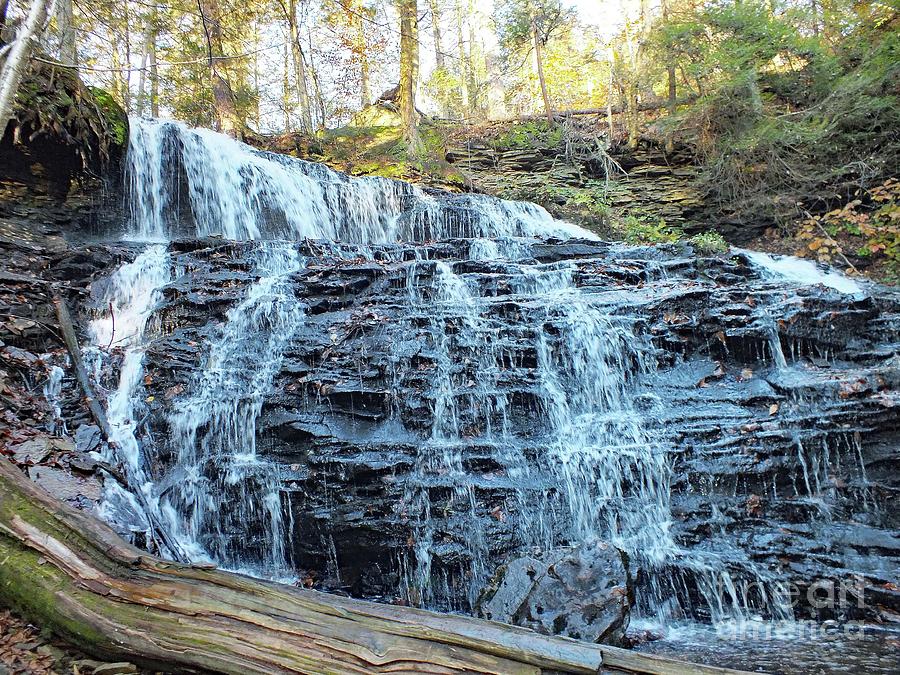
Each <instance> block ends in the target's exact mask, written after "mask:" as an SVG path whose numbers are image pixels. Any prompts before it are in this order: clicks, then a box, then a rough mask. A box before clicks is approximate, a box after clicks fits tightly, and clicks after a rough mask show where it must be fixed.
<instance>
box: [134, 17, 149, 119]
mask: <svg viewBox="0 0 900 675" xmlns="http://www.w3.org/2000/svg"><path fill="white" fill-rule="evenodd" d="M151 39H152V38H151V36H150V32H149V29H148V30H147V31H145V32H144V44H143V45H141V73H140V76H139V77H138V93H137V116H138V117H143V116H144V106H145V105H146V102H147V95H146V85H147V57H148V56H149V52H150V45H149V44H148V43H149V42H150V40H151Z"/></svg>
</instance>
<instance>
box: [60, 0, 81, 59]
mask: <svg viewBox="0 0 900 675" xmlns="http://www.w3.org/2000/svg"><path fill="white" fill-rule="evenodd" d="M56 28H57V31H58V32H59V60H60V61H61V62H62V63H70V64H72V65H73V66H77V65H78V47H77V46H76V43H75V14H74V12H73V8H72V0H56Z"/></svg>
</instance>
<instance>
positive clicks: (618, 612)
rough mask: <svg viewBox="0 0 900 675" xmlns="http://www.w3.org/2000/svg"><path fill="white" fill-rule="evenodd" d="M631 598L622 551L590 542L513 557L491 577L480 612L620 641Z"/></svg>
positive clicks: (543, 629)
mask: <svg viewBox="0 0 900 675" xmlns="http://www.w3.org/2000/svg"><path fill="white" fill-rule="evenodd" d="M629 596H630V591H629V579H628V569H627V567H626V565H625V557H624V556H623V554H622V553H621V551H618V550H616V548H615V547H613V546H611V545H609V544H606V543H602V542H590V543H586V544H582V545H581V546H579V547H577V548H575V549H560V550H556V551H551V552H550V553H549V554H546V555H543V556H540V558H532V557H524V558H516V559H514V560H511V561H510V562H509V563H507V564H506V565H505V566H503V567H501V568H500V570H499V571H498V572H497V574H496V575H495V576H494V578H493V579H492V580H491V583H490V585H489V587H488V589H487V590H486V592H485V594H484V596H482V597H481V598H479V601H478V605H477V611H478V615H479V616H481V617H482V618H484V619H491V620H493V621H500V622H502V623H510V624H515V625H517V626H526V627H527V628H531V629H532V630H535V631H537V632H539V633H544V634H548V635H565V636H566V637H570V638H575V639H576V640H587V641H590V642H602V643H605V644H618V643H619V642H621V640H622V637H623V636H624V634H625V629H626V628H627V627H628V616H629V608H630V604H629Z"/></svg>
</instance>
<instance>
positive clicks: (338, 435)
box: [54, 240, 900, 618]
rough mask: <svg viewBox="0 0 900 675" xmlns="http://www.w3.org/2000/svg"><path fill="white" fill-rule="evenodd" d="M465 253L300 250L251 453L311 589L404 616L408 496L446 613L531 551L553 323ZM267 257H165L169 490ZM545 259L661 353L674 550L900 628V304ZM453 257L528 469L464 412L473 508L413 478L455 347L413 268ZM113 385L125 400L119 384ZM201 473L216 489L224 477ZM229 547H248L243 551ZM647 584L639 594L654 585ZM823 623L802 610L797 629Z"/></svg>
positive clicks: (672, 266)
mask: <svg viewBox="0 0 900 675" xmlns="http://www.w3.org/2000/svg"><path fill="white" fill-rule="evenodd" d="M469 245H470V243H469V242H465V241H450V242H444V243H438V244H428V245H421V246H418V247H416V246H412V245H396V246H382V247H376V248H375V251H374V259H364V258H359V257H356V254H354V253H353V251H354V248H353V247H352V246H339V245H338V246H332V247H330V248H325V247H323V246H322V245H321V244H318V243H315V242H308V243H305V244H303V243H301V244H299V245H298V246H299V249H300V252H301V254H302V255H303V256H304V257H305V258H306V260H307V263H306V265H305V267H304V268H303V269H302V270H301V271H299V272H297V273H296V274H295V275H294V277H293V284H294V289H295V292H296V294H297V297H298V298H299V299H300V301H301V302H302V304H303V306H304V307H305V313H306V317H305V319H304V321H303V325H302V326H301V328H300V329H299V330H298V332H297V333H296V334H295V336H294V337H293V339H292V340H291V341H290V344H289V345H288V347H287V349H286V351H285V354H284V358H283V362H282V364H281V366H280V370H279V373H278V374H277V375H276V377H275V382H274V385H273V391H274V393H273V394H272V395H270V396H269V397H268V398H267V400H266V401H265V404H264V406H263V411H262V415H261V417H260V420H259V422H258V426H257V431H258V437H257V449H258V452H260V453H262V454H263V455H264V456H265V457H267V458H269V459H271V460H273V461H275V462H277V464H278V465H279V467H280V469H279V473H280V476H281V478H280V479H281V481H282V486H283V487H282V500H283V503H284V506H285V507H286V508H287V509H288V512H289V513H290V515H291V527H290V528H289V530H290V536H289V540H288V542H287V543H288V545H289V546H290V549H291V555H292V560H293V563H294V565H295V566H296V567H297V568H298V569H300V570H308V571H309V574H308V577H307V578H308V581H309V583H313V584H316V585H321V586H323V587H327V588H334V589H344V590H346V591H348V592H350V593H352V594H354V595H358V596H363V597H374V598H384V599H389V600H391V599H399V598H401V597H402V596H403V590H402V589H403V588H404V587H405V585H406V584H407V583H408V582H407V581H404V580H405V579H407V580H408V578H409V576H408V575H409V574H410V566H411V565H413V566H414V565H415V560H416V557H417V555H421V552H420V553H417V549H415V547H414V543H415V542H416V541H417V537H420V536H421V532H420V530H419V527H420V522H421V521H420V518H421V513H420V512H417V511H416V509H417V508H419V507H416V506H415V503H418V502H415V500H413V501H411V499H412V497H411V495H416V494H427V495H428V503H429V504H430V518H431V520H430V524H431V525H430V526H431V527H432V528H433V530H432V531H433V533H434V534H433V539H432V540H431V543H430V544H428V546H426V547H425V548H426V549H427V550H428V555H429V556H430V570H431V572H430V573H431V574H432V575H433V578H434V579H435V580H442V581H435V583H436V584H438V585H440V584H444V585H445V588H446V589H447V592H446V595H445V596H444V601H447V602H450V601H451V599H452V603H458V604H454V605H453V606H458V607H460V608H465V607H466V606H467V601H466V600H465V598H466V597H467V591H466V587H467V586H468V583H469V578H468V575H469V571H468V570H470V569H471V565H472V555H473V543H472V541H473V538H474V537H475V535H476V533H478V536H479V537H481V538H482V540H483V541H484V550H483V553H484V555H486V556H487V559H486V560H484V561H483V562H482V564H487V565H494V564H499V563H502V562H503V561H505V560H507V559H508V558H509V557H510V555H515V551H516V550H517V549H518V547H519V545H520V544H519V543H518V542H519V533H520V527H521V525H522V521H521V518H522V516H523V515H524V514H525V513H526V511H525V510H523V508H522V506H521V504H522V502H521V500H522V499H525V500H526V503H529V502H528V501H527V500H529V499H532V498H537V497H538V496H540V495H542V494H545V493H546V491H548V490H549V491H551V492H552V491H553V490H554V489H555V488H554V479H553V478H552V477H551V476H549V475H546V474H544V473H543V469H542V468H541V467H542V461H543V460H542V455H541V453H542V449H541V445H540V442H539V441H537V440H529V439H540V433H541V432H540V429H539V428H538V427H537V426H536V418H535V414H534V411H535V410H536V409H537V407H538V406H540V400H539V396H540V394H539V392H538V389H537V387H538V382H537V381H536V380H535V377H536V367H537V358H538V356H537V354H536V351H535V350H536V344H537V342H536V338H535V331H536V330H538V329H540V330H543V329H542V328H541V327H542V326H543V325H544V323H545V322H546V321H547V320H548V318H547V317H546V316H543V315H542V317H538V316H536V315H535V314H534V312H535V311H536V308H535V307H534V306H533V304H532V303H530V298H529V295H528V293H522V292H517V291H516V290H515V288H516V284H515V283H513V282H514V280H515V279H516V278H518V277H519V276H520V275H521V274H522V270H521V267H520V266H519V265H511V264H509V263H504V262H487V261H478V260H472V259H470V258H469V255H468V246H469ZM253 246H254V245H253V244H250V243H236V242H228V243H225V242H221V241H216V240H208V241H192V242H176V243H174V244H173V255H174V263H175V265H176V267H177V269H179V270H182V274H181V276H180V277H179V278H177V279H176V280H175V281H174V282H173V283H172V284H170V285H169V286H168V287H167V288H166V289H165V301H164V305H163V307H162V308H161V310H160V311H159V313H158V315H159V324H158V325H159V332H158V333H157V334H156V336H155V337H154V339H153V341H152V343H151V345H150V347H149V350H148V352H147V356H146V369H147V370H146V373H147V377H146V380H145V389H146V406H147V412H146V419H147V424H148V427H147V435H146V437H145V441H146V442H147V443H152V444H153V447H155V453H154V455H153V456H152V458H151V457H148V459H149V461H150V462H151V463H152V465H153V468H152V472H153V473H155V474H156V475H158V476H164V475H166V473H167V472H168V471H169V470H170V469H171V467H172V463H173V460H174V457H173V452H174V448H171V447H170V446H169V445H168V444H167V439H168V438H169V436H170V434H169V430H168V426H167V415H169V414H170V413H171V412H172V411H174V410H177V409H178V406H179V404H180V401H181V393H182V392H184V391H185V390H186V389H189V387H190V385H191V382H192V378H194V377H195V373H196V371H197V368H198V366H200V365H202V364H203V362H204V359H205V353H204V348H203V344H204V341H205V339H206V338H207V336H209V335H211V334H212V333H214V332H215V331H216V330H217V325H218V324H219V323H220V322H222V321H223V320H225V313H226V312H227V310H228V309H229V308H230V307H231V306H233V305H234V303H235V302H237V301H238V299H239V298H241V297H242V296H243V294H244V289H245V288H246V287H247V284H249V283H250V282H252V281H253V279H254V273H253V272H252V270H250V269H248V265H247V263H246V260H247V259H248V257H249V256H250V250H251V249H252V248H253ZM127 255H129V254H128V249H127V248H122V247H100V248H95V249H93V250H90V251H75V252H73V253H71V254H69V255H67V256H64V257H63V258H61V259H60V260H59V262H58V263H57V264H56V265H55V266H54V269H55V273H56V274H68V275H72V274H76V273H80V274H83V275H85V276H86V281H87V278H93V279H95V280H97V279H99V278H100V277H102V276H103V275H104V274H106V273H107V272H108V270H109V269H110V260H115V259H121V258H122V257H123V256H127ZM532 255H533V256H534V260H533V261H532V262H531V263H530V264H532V265H534V264H540V262H541V261H568V263H567V264H571V265H573V266H574V269H573V276H574V279H575V281H576V284H577V285H578V287H579V288H582V289H584V290H586V291H589V292H591V293H594V294H597V297H598V298H606V299H607V302H608V307H609V308H610V311H611V313H612V316H613V317H619V318H620V319H619V320H620V321H621V322H622V323H621V326H623V327H627V330H628V331H632V334H633V335H635V336H636V338H637V337H640V339H641V340H643V339H649V340H650V344H652V348H653V352H652V359H653V362H654V363H655V368H654V369H653V370H652V371H650V372H641V371H632V372H630V374H629V375H628V377H629V378H630V384H629V387H631V389H632V394H631V395H633V396H634V399H635V401H636V402H638V404H639V405H640V406H642V410H643V413H642V414H643V419H644V423H645V425H646V426H647V428H648V429H649V430H650V432H651V433H652V434H653V435H654V437H655V438H658V439H661V440H660V442H664V443H666V444H668V446H669V447H670V450H669V453H670V457H671V461H672V463H673V473H672V482H671V492H672V503H671V509H672V517H673V522H672V523H671V528H672V530H673V533H674V534H675V538H676V541H677V542H678V543H679V545H680V546H682V547H683V548H684V549H685V550H686V551H693V552H694V554H696V555H698V556H701V557H702V556H706V555H709V556H716V557H717V558H718V559H721V560H722V561H724V564H725V567H726V568H727V569H730V570H731V571H732V572H733V573H734V575H735V577H736V578H737V579H741V578H750V577H752V578H754V579H756V577H753V574H763V575H764V578H765V579H767V580H768V581H767V583H768V582H774V581H778V580H781V581H792V582H794V583H796V584H798V586H800V587H801V588H807V587H808V586H809V585H810V584H812V583H814V582H816V581H817V580H821V579H826V580H834V581H835V582H839V581H841V580H845V579H851V578H855V577H857V576H859V577H860V578H862V579H863V583H864V586H865V597H866V603H865V606H864V607H862V608H858V609H852V611H853V612H855V613H857V614H862V615H864V616H869V617H884V618H887V617H890V616H893V614H894V613H896V612H897V611H898V609H900V602H898V593H897V591H896V590H893V586H892V583H893V580H892V579H891V578H890V576H891V575H890V573H889V570H890V569H892V568H895V567H896V566H897V564H900V540H898V538H897V537H896V536H895V535H894V534H893V533H892V532H893V530H894V529H895V528H896V527H897V524H898V512H897V509H896V504H897V501H896V499H895V498H894V497H895V495H896V492H897V490H898V483H897V473H896V466H897V462H898V436H900V412H898V411H900V405H898V403H900V401H898V393H897V390H898V375H897V368H898V366H897V363H896V357H895V353H896V350H897V345H898V334H897V325H898V314H900V300H898V297H897V296H896V294H895V293H893V292H891V291H889V290H887V289H883V288H875V289H873V292H872V293H871V294H868V295H865V296H854V295H846V294H842V293H839V292H837V291H835V290H833V289H829V288H824V287H820V286H796V285H795V286H793V287H792V286H789V285H787V286H786V285H785V282H784V281H777V280H768V279H764V278H761V277H760V276H759V275H758V272H757V271H756V270H755V269H754V268H753V267H752V266H751V265H750V264H749V263H748V261H747V260H746V259H745V258H743V257H742V256H741V255H734V256H728V257H721V258H697V257H694V256H692V255H691V254H690V251H689V250H686V249H682V248H671V247H670V248H667V247H658V248H654V247H648V248H622V247H616V246H612V245H609V244H604V243H596V242H577V241H569V242H549V243H546V244H542V245H536V246H534V248H533V249H532ZM416 258H419V259H420V260H421V262H414V260H415V259H416ZM440 260H444V261H448V264H449V265H450V266H451V267H452V269H453V270H454V271H455V273H456V274H458V275H460V276H461V277H462V278H464V279H465V280H466V283H467V284H468V285H469V287H470V288H472V289H477V297H479V298H482V300H479V301H478V302H479V304H478V305H477V311H478V312H479V313H481V314H482V315H483V316H485V317H488V316H489V317H492V321H493V322H495V323H494V324H492V325H495V329H496V333H495V335H494V337H493V340H494V341H495V343H496V344H497V345H498V349H500V350H501V352H502V354H503V355H504V356H503V357H502V358H503V359H504V363H506V364H507V365H506V367H505V369H504V371H502V373H501V375H500V377H499V379H498V381H497V383H496V387H497V388H498V389H497V391H498V393H501V392H502V393H503V395H504V396H505V400H508V401H509V402H510V406H509V408H508V409H507V410H506V415H507V424H508V427H509V429H511V430H512V431H511V433H512V434H513V437H514V438H516V439H519V440H518V441H517V442H518V443H521V452H522V453H523V456H524V457H526V458H528V460H529V462H533V464H532V467H533V468H532V473H531V474H530V476H529V478H528V480H527V481H526V482H524V483H523V482H522V481H521V480H518V481H516V480H512V479H511V478H510V475H509V474H508V471H509V467H508V465H506V464H504V462H505V461H506V460H504V459H503V457H502V455H500V454H498V448H497V447H495V446H492V445H491V444H490V443H486V442H483V441H481V440H477V438H478V434H479V430H478V428H477V425H478V424H479V422H478V421H477V419H478V418H477V414H476V413H477V411H475V410H474V409H473V410H469V409H468V408H466V407H461V408H460V410H459V414H460V418H459V423H460V427H461V429H463V430H466V429H468V430H469V431H464V432H463V433H465V434H471V435H472V440H470V441H468V442H465V443H463V444H461V446H460V447H459V448H458V452H459V457H460V462H461V467H462V471H463V472H464V476H465V480H466V481H469V482H470V483H471V485H473V492H472V494H473V495H474V499H475V506H474V510H473V508H472V506H471V505H470V503H469V502H468V501H467V498H466V499H460V495H459V494H458V493H454V488H453V486H454V482H453V481H455V480H456V479H453V481H450V482H448V479H442V478H441V477H440V476H439V475H438V476H429V475H423V474H422V473H421V469H418V468H417V466H420V464H419V462H421V455H420V453H421V452H422V450H421V448H422V444H423V436H425V435H426V434H427V433H428V430H429V429H430V427H431V424H432V414H433V413H432V405H433V401H434V395H435V394H434V388H433V377H434V372H435V370H434V369H435V365H436V361H435V359H436V358H438V354H436V353H435V351H434V343H433V342H432V338H431V337H429V335H433V331H440V334H441V335H443V334H444V332H443V331H444V330H449V331H450V332H449V333H447V334H448V335H452V334H453V333H454V332H455V331H458V330H460V329H462V328H464V327H465V323H464V321H465V319H464V318H463V316H462V315H457V316H455V317H454V316H453V314H452V312H451V313H450V314H447V315H441V316H440V317H436V316H433V315H431V314H428V313H423V312H422V311H420V310H418V309H417V308H416V305H415V304H410V301H409V299H408V295H407V294H408V293H409V290H408V287H409V284H410V283H411V282H410V278H411V274H412V271H413V270H415V272H414V275H413V277H412V278H414V283H415V284H416V285H417V287H419V288H420V289H422V290H423V292H427V289H428V288H429V285H430V283H431V282H429V279H430V278H432V277H433V275H434V274H436V267H435V265H436V263H435V262H434V261H440ZM429 261H431V262H429ZM454 261H455V262H454ZM76 270H81V271H80V272H76ZM550 320H551V323H552V320H553V319H552V316H551V317H550ZM436 322H439V323H436ZM551 335H552V334H551ZM453 349H454V350H455V351H453V352H452V353H453V358H454V361H455V363H456V364H458V365H457V366H456V368H455V369H454V371H453V374H452V378H453V382H454V383H456V384H455V386H458V387H460V394H461V395H465V394H466V392H467V391H471V387H473V386H475V384H476V383H477V378H478V377H479V375H478V371H477V364H478V356H477V349H478V347H477V344H467V343H466V342H465V341H460V342H458V343H456V344H455V346H454V347H453ZM473 350H476V351H473ZM779 353H781V354H783V355H784V358H785V362H784V363H783V364H781V365H779V359H778V357H777V355H778V354H779ZM106 386H107V388H108V389H109V390H110V391H111V390H112V389H114V387H115V381H114V380H110V381H109V382H108V383H107V385H106ZM473 415H475V416H473ZM535 434H537V435H535ZM151 439H152V440H151ZM208 469H209V471H211V472H212V473H210V474H209V476H208V477H209V478H210V479H213V478H214V476H215V467H208ZM175 479H176V480H177V477H175ZM523 494H524V497H523ZM226 505H227V499H226ZM226 508H227V506H226ZM554 508H557V509H562V505H561V504H559V503H557V505H556V507H554ZM547 516H548V517H551V518H552V517H559V518H565V517H566V514H565V512H564V511H560V512H558V513H557V514H556V515H555V516H554V515H553V514H552V513H551V514H547ZM231 536H234V537H240V538H244V540H245V541H246V542H247V545H251V540H252V538H253V534H252V533H250V535H249V536H248V534H247V533H246V532H241V531H235V532H233V533H232V535H231ZM561 543H563V542H561ZM423 550H425V549H423ZM635 574H636V577H637V579H636V583H637V585H638V586H641V585H642V584H643V585H646V584H648V583H649V582H650V581H651V580H649V579H648V578H647V577H646V574H645V572H643V571H642V570H640V569H637V570H635ZM748 574H749V575H750V577H747V575H748ZM301 576H302V574H301ZM652 581H653V583H656V584H662V585H663V586H664V587H666V588H667V589H668V590H666V593H670V594H672V596H673V597H678V598H681V601H682V605H683V606H684V607H685V608H688V607H693V608H694V611H695V612H696V613H697V614H698V615H700V616H703V615H704V614H705V613H706V612H709V611H713V610H712V609H710V602H713V601H714V600H715V598H714V597H711V596H710V595H709V593H710V589H709V588H704V587H702V585H698V583H699V582H698V577H697V566H696V565H694V564H689V561H687V560H682V562H679V560H678V559H674V560H672V564H671V569H669V570H668V572H667V573H666V574H665V575H659V576H657V577H656V578H655V579H653V580H652ZM748 593H749V594H751V595H752V593H753V589H752V588H750V589H749V590H748ZM714 595H715V592H713V596H714ZM726 600H727V598H726ZM801 600H802V598H801ZM452 603H451V604H452ZM751 604H752V598H751ZM854 607H855V605H854ZM829 611H832V610H823V609H817V608H813V607H810V606H809V605H808V604H807V603H805V601H803V602H801V605H800V606H798V612H799V613H800V614H801V615H802V614H804V613H809V612H812V613H813V614H817V615H818V616H819V617H820V618H826V617H827V615H828V613H829ZM840 611H844V610H843V609H841V610H840Z"/></svg>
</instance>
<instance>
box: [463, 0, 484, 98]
mask: <svg viewBox="0 0 900 675" xmlns="http://www.w3.org/2000/svg"><path fill="white" fill-rule="evenodd" d="M468 17H469V20H468V24H469V39H468V41H467V42H468V47H469V48H468V53H467V54H466V78H467V79H468V88H469V105H470V106H471V108H472V112H473V113H475V114H476V115H480V110H479V109H480V108H481V95H480V94H481V92H480V91H479V88H478V77H477V71H476V69H475V64H476V59H477V57H478V38H477V36H476V33H477V30H476V25H475V21H476V17H477V14H476V13H475V3H474V2H473V0H469V10H468Z"/></svg>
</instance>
